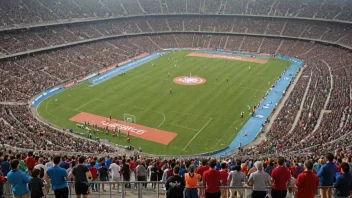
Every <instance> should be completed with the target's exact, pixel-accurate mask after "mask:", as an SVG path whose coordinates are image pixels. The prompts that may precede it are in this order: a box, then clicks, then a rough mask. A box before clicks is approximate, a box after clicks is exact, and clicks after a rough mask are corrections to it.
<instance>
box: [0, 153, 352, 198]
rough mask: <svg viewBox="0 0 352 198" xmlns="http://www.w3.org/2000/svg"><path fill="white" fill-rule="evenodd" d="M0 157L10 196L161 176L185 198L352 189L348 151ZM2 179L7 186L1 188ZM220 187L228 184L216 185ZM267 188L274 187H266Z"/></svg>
mask: <svg viewBox="0 0 352 198" xmlns="http://www.w3.org/2000/svg"><path fill="white" fill-rule="evenodd" d="M0 162H1V166H0V185H1V188H0V196H1V195H3V194H6V195H8V194H10V193H11V191H12V192H13V194H14V196H27V194H28V193H31V194H32V195H35V194H37V193H38V194H40V195H41V196H38V197H42V196H43V194H46V193H47V192H50V193H52V191H54V193H55V195H56V197H62V198H66V197H68V196H69V195H68V194H69V190H68V188H69V187H73V186H74V190H73V189H72V192H71V193H72V194H74V193H73V191H75V193H76V195H79V194H82V195H84V197H87V196H88V197H91V196H92V197H94V196H96V195H97V194H96V193H95V192H98V193H101V194H105V191H106V185H105V187H104V184H102V185H101V186H100V185H99V184H98V185H96V184H89V182H91V181H94V182H97V181H103V182H106V181H111V183H113V185H112V186H113V187H112V190H113V191H112V193H114V194H115V193H116V192H117V193H118V194H119V193H121V192H122V193H126V191H127V190H128V189H129V188H131V187H132V186H131V184H130V183H126V184H125V185H124V187H125V188H124V189H125V192H123V191H121V190H122V188H121V187H120V185H119V184H117V186H116V185H115V182H119V181H125V182H131V183H132V182H134V181H142V182H143V181H151V182H156V181H163V182H164V185H165V189H164V190H165V191H166V197H168V198H170V197H178V198H183V197H184V195H185V196H186V197H195V198H197V197H202V196H204V195H205V197H216V198H220V197H247V196H248V195H250V194H251V197H258V198H264V197H266V196H269V194H270V197H273V198H281V197H286V196H287V195H292V196H295V197H297V198H313V197H315V196H316V195H319V196H320V197H332V195H335V196H336V197H348V196H349V195H350V190H351V189H352V176H351V167H352V163H351V155H346V154H337V155H334V154H332V153H327V154H325V155H324V156H323V155H315V156H302V155H301V156H299V157H297V156H292V155H291V156H289V157H281V156H279V157H271V158H267V157H260V158H248V157H247V158H236V157H226V158H216V159H211V158H172V159H162V158H160V157H154V158H151V157H144V156H140V155H134V156H125V155H117V154H106V155H105V156H98V155H95V154H78V155H67V154H63V155H52V154H50V153H45V152H35V153H33V152H32V151H29V152H20V151H15V150H7V151H0ZM5 177H6V178H7V179H5ZM71 179H72V180H71ZM6 180H7V183H8V185H10V186H11V189H9V188H8V187H5V188H2V187H3V183H4V182H6ZM44 180H45V182H44ZM67 181H73V182H74V184H68V182H67ZM35 182H38V183H37V185H33V184H34V183H35ZM28 184H29V185H28ZM39 184H40V185H39ZM43 184H45V186H44V185H43ZM38 186H39V188H38ZM134 186H135V187H137V185H134ZM220 186H222V187H232V188H231V189H230V190H228V189H220ZM28 187H29V188H28ZM42 187H43V188H42ZM115 187H117V188H115ZM143 187H144V188H145V189H148V188H149V189H152V188H153V189H155V187H156V186H155V185H154V184H143ZM234 187H237V188H234ZM242 187H246V188H247V189H246V190H244V189H243V188H242ZM267 187H271V188H272V189H271V190H270V191H269V190H268V189H267ZM318 187H320V189H319V190H317V188H318ZM322 187H323V188H322ZM51 189H52V190H51ZM64 189H66V191H65V190H64ZM332 189H334V191H333V190H332Z"/></svg>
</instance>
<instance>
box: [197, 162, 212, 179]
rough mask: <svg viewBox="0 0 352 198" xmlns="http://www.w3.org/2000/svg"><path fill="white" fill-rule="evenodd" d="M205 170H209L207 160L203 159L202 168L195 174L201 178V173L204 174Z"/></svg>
mask: <svg viewBox="0 0 352 198" xmlns="http://www.w3.org/2000/svg"><path fill="white" fill-rule="evenodd" d="M207 170H209V167H208V166H207V160H206V159H203V160H202V166H201V167H199V168H198V170H197V172H196V173H197V174H200V176H202V177H203V173H204V172H205V171H207Z"/></svg>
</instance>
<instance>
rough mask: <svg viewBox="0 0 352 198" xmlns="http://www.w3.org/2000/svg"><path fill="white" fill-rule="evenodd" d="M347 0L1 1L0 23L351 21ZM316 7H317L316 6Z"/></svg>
mask: <svg viewBox="0 0 352 198" xmlns="http://www.w3.org/2000/svg"><path fill="white" fill-rule="evenodd" d="M351 6H352V5H351V4H350V3H349V1H338V2H336V1H333V0H328V1H316V2H315V1H309V2H308V3H307V2H306V1H304V0H300V1H295V0H286V1H283V0H280V1H274V0H269V1H263V0H257V1H240V0H228V1H225V2H223V1H221V0H211V1H210V0H207V1H204V2H202V1H200V0H188V1H184V0H183V1H177V2H176V1H158V0H140V1H128V0H118V1H113V0H102V1H99V2H96V1H83V0H77V1H73V0H61V1H53V0H50V1H43V0H39V1H34V0H29V1H20V0H14V1H11V2H9V1H5V2H1V10H0V26H10V25H16V24H33V23H41V22H52V21H60V20H77V19H85V18H106V17H113V16H114V17H116V16H126V15H143V14H168V13H200V14H203V13H212V14H241V15H266V16H286V17H307V18H318V19H319V18H320V19H330V20H343V21H351V20H352V18H351V16H352V14H351V10H352V9H351ZM317 8H319V9H317Z"/></svg>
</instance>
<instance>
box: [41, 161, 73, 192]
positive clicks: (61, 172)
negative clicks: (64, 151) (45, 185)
mask: <svg viewBox="0 0 352 198" xmlns="http://www.w3.org/2000/svg"><path fill="white" fill-rule="evenodd" d="M59 165H60V156H55V157H54V166H53V167H50V168H49V169H48V170H47V171H46V174H45V176H44V179H45V180H46V181H47V182H49V178H50V180H51V185H52V187H53V190H54V193H55V197H56V198H68V186H67V180H66V178H67V172H66V169H64V168H61V167H60V166H59Z"/></svg>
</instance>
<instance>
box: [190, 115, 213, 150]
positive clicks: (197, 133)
mask: <svg viewBox="0 0 352 198" xmlns="http://www.w3.org/2000/svg"><path fill="white" fill-rule="evenodd" d="M212 119H213V118H210V119H209V120H208V122H207V123H205V125H204V126H203V127H202V128H201V129H200V130H199V131H198V133H197V134H195V135H194V136H193V138H192V139H191V141H189V142H188V144H187V145H186V146H185V148H183V150H185V149H186V148H187V146H188V145H189V144H190V143H191V142H192V141H193V140H194V138H196V137H197V136H198V134H199V133H200V132H201V131H202V130H203V129H204V128H205V127H206V126H207V125H208V124H209V122H210V121H211V120H212Z"/></svg>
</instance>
